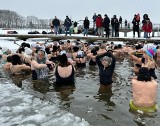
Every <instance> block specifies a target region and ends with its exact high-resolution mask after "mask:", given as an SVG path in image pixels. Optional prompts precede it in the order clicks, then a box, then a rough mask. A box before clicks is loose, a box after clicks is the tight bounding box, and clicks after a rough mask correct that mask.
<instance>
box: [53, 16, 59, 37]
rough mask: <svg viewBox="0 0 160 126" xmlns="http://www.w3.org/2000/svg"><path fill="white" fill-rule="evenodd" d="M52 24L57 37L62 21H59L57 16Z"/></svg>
mask: <svg viewBox="0 0 160 126" xmlns="http://www.w3.org/2000/svg"><path fill="white" fill-rule="evenodd" d="M52 24H53V28H54V34H55V35H57V34H58V33H59V26H60V21H59V19H57V17H56V16H55V18H54V19H53V21H52Z"/></svg>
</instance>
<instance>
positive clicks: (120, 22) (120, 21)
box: [119, 16, 122, 28]
mask: <svg viewBox="0 0 160 126" xmlns="http://www.w3.org/2000/svg"><path fill="white" fill-rule="evenodd" d="M119 25H120V27H121V28H122V17H121V16H120V17H119Z"/></svg>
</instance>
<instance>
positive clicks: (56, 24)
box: [52, 19, 60, 26]
mask: <svg viewBox="0 0 160 126" xmlns="http://www.w3.org/2000/svg"><path fill="white" fill-rule="evenodd" d="M52 24H53V26H60V21H59V20H58V19H53V21H52Z"/></svg>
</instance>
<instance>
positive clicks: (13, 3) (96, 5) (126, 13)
mask: <svg viewBox="0 0 160 126" xmlns="http://www.w3.org/2000/svg"><path fill="white" fill-rule="evenodd" d="M0 1H1V2H0V5H1V8H0V9H6V10H12V11H16V12H17V13H18V14H20V15H22V16H25V17H26V16H31V15H34V16H36V17H38V18H42V19H50V18H53V17H54V16H57V17H58V18H59V19H61V20H64V19H65V16H66V15H68V16H69V17H71V19H72V20H74V21H75V20H76V21H78V20H82V19H84V18H85V16H88V17H89V19H90V20H91V19H92V16H93V14H94V13H97V14H102V16H103V17H104V14H107V15H108V16H109V17H112V16H113V15H114V14H115V15H117V17H118V18H119V16H122V19H123V20H124V19H127V20H130V21H131V20H132V19H133V15H134V14H136V13H140V15H141V19H142V17H143V14H144V13H147V14H148V15H149V18H150V20H151V21H152V22H153V23H160V7H159V6H160V0H0Z"/></svg>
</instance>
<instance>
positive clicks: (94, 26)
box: [92, 13, 98, 31]
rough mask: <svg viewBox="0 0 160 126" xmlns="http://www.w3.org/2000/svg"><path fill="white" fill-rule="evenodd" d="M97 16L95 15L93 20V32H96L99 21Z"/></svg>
mask: <svg viewBox="0 0 160 126" xmlns="http://www.w3.org/2000/svg"><path fill="white" fill-rule="evenodd" d="M97 17H98V16H97V15H96V13H94V15H93V17H92V19H93V30H94V31H96V19H97Z"/></svg>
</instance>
